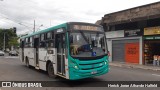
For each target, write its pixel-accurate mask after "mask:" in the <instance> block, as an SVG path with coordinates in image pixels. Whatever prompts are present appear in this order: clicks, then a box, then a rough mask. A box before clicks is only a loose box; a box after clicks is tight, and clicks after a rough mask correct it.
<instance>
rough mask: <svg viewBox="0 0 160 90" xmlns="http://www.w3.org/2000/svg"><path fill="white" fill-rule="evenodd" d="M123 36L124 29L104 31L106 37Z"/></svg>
mask: <svg viewBox="0 0 160 90" xmlns="http://www.w3.org/2000/svg"><path fill="white" fill-rule="evenodd" d="M117 37H124V30H118V31H110V32H106V38H117Z"/></svg>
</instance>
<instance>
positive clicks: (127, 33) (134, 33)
mask: <svg viewBox="0 0 160 90" xmlns="http://www.w3.org/2000/svg"><path fill="white" fill-rule="evenodd" d="M124 34H125V37H132V36H141V35H142V31H141V30H140V29H136V30H125V32H124Z"/></svg>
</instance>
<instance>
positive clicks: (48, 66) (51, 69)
mask: <svg viewBox="0 0 160 90" xmlns="http://www.w3.org/2000/svg"><path fill="white" fill-rule="evenodd" d="M46 71H47V73H48V75H49V77H51V78H56V77H57V76H56V75H55V73H54V67H53V64H52V62H51V61H50V60H47V64H46Z"/></svg>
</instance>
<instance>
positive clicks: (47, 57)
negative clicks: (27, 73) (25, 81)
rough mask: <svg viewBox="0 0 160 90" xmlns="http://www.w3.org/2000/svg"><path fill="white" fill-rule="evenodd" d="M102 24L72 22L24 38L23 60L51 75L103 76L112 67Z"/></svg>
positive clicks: (68, 76) (21, 57) (77, 77)
mask: <svg viewBox="0 0 160 90" xmlns="http://www.w3.org/2000/svg"><path fill="white" fill-rule="evenodd" d="M107 53H108V50H107V43H106V37H105V34H104V30H103V28H102V26H100V25H95V24H90V23H82V22H68V23H64V24H61V25H58V26H54V27H51V28H48V29H45V30H42V31H38V32H35V33H33V34H30V35H27V36H24V37H21V38H20V60H21V61H22V62H23V63H24V64H26V66H27V67H29V66H33V67H35V69H41V70H44V71H47V72H48V74H49V76H50V77H56V76H60V77H63V78H66V79H70V80H76V79H82V78H89V77H94V76H100V75H103V74H105V73H107V72H108V71H109V66H108V65H109V64H108V62H109V61H108V54H107Z"/></svg>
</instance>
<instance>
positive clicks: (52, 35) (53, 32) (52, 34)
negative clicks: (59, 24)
mask: <svg viewBox="0 0 160 90" xmlns="http://www.w3.org/2000/svg"><path fill="white" fill-rule="evenodd" d="M52 39H54V31H53V32H52Z"/></svg>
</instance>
